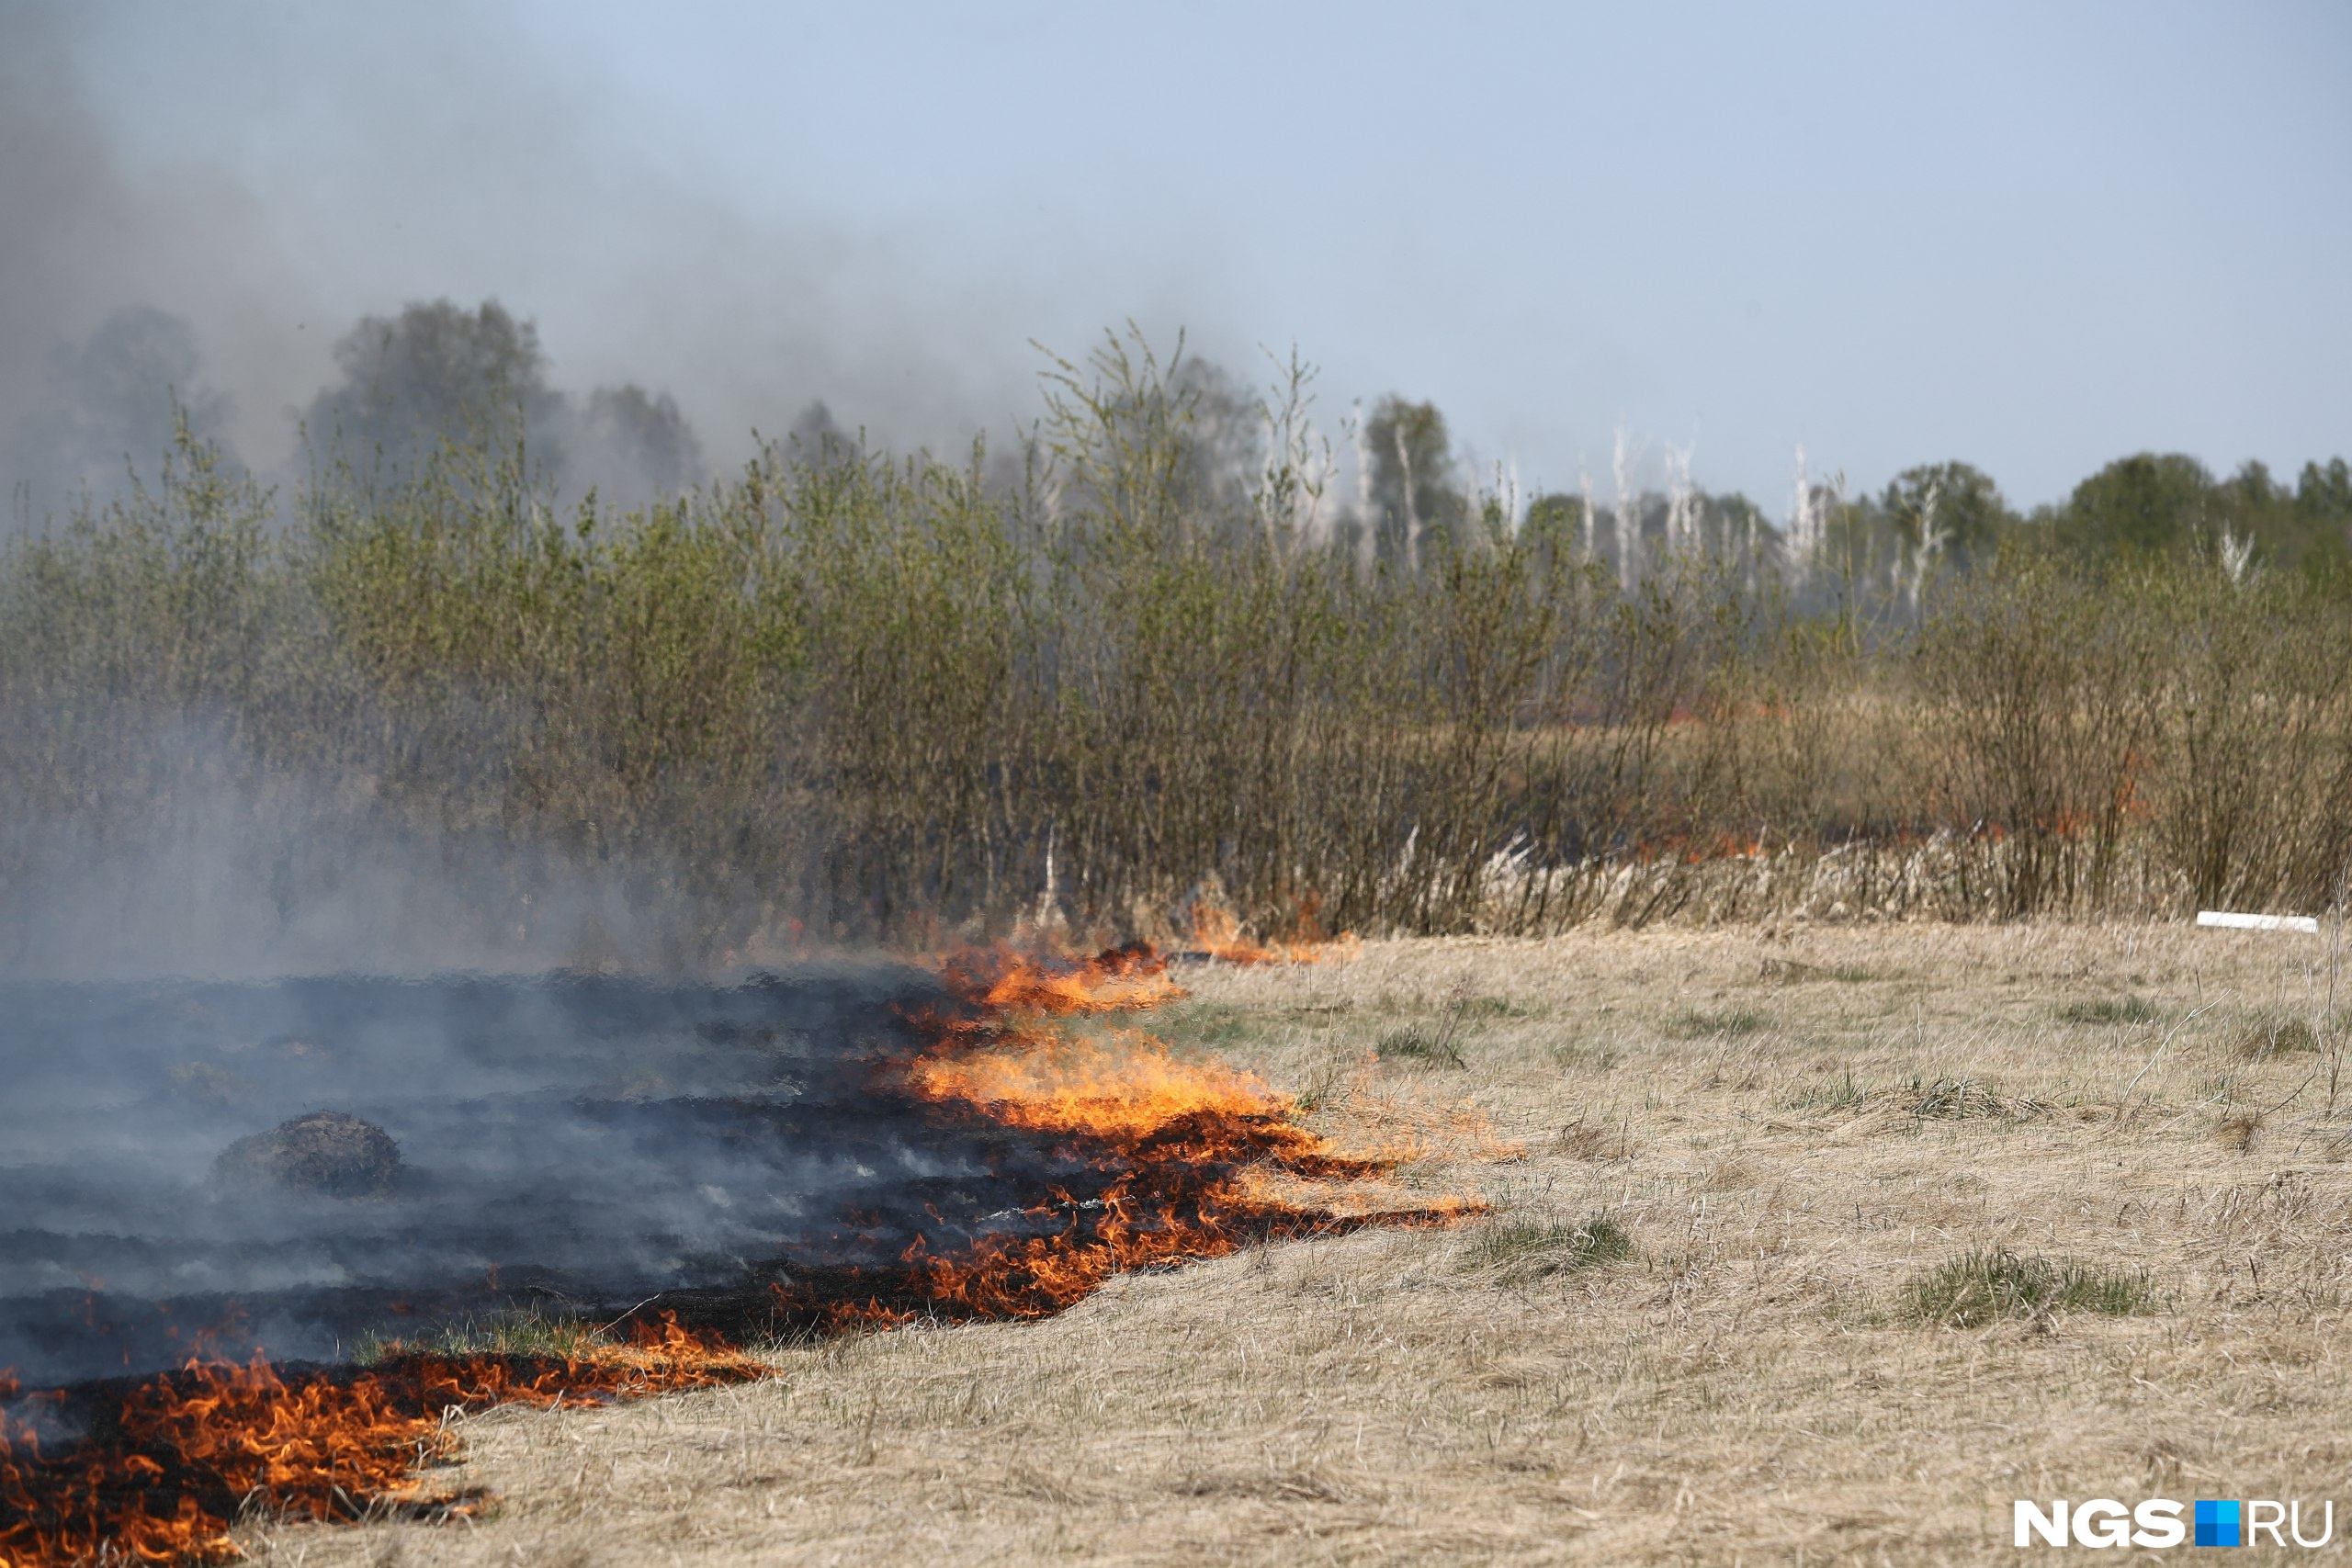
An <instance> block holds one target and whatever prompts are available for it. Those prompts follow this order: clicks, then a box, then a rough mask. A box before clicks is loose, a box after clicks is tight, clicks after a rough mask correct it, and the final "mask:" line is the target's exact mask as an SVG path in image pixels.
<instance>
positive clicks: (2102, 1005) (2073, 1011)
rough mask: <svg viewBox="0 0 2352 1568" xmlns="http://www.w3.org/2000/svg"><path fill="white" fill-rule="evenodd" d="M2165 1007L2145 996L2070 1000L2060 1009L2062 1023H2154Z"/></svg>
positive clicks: (2162, 1014) (2161, 1015)
mask: <svg viewBox="0 0 2352 1568" xmlns="http://www.w3.org/2000/svg"><path fill="white" fill-rule="evenodd" d="M2163 1016H2164V1009H2162V1008H2160V1007H2158V1006H2157V1005H2156V1004H2155V1003H2154V1002H2152V1001H2150V1000H2148V998H2145V997H2108V998H2102V999H2100V1000H2098V1001H2095V1002H2068V1003H2067V1004H2066V1005H2065V1006H2064V1007H2062V1008H2060V1009H2059V1010H2058V1019H2059V1021H2060V1022H2062V1023H2152V1022H2154V1021H2155V1020H2157V1019H2159V1018H2162V1017H2163Z"/></svg>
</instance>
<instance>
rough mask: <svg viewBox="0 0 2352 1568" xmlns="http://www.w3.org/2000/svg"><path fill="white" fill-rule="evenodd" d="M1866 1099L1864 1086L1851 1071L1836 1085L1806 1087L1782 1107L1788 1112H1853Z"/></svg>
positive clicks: (1784, 1101) (1824, 1084)
mask: <svg viewBox="0 0 2352 1568" xmlns="http://www.w3.org/2000/svg"><path fill="white" fill-rule="evenodd" d="M1866 1098H1868V1096H1867V1095H1866V1094H1865V1093H1864V1091H1863V1089H1862V1086H1861V1085H1860V1084H1858V1083H1856V1082H1855V1081H1854V1075H1853V1074H1852V1073H1851V1072H1850V1071H1849V1072H1848V1073H1847V1074H1845V1076H1844V1077H1840V1078H1839V1079H1838V1081H1837V1082H1835V1083H1809V1084H1807V1085H1805V1086H1804V1088H1803V1089H1799V1090H1797V1092H1796V1093H1794V1094H1792V1095H1791V1096H1790V1097H1789V1098H1788V1099H1787V1100H1783V1101H1781V1107H1782V1109H1784V1110H1788V1111H1852V1110H1854V1109H1856V1108H1858V1107H1859V1106H1860V1104H1861V1103H1862V1101H1863V1100H1865V1099H1866Z"/></svg>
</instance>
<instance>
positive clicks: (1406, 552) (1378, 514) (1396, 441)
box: [1363, 393, 1467, 568]
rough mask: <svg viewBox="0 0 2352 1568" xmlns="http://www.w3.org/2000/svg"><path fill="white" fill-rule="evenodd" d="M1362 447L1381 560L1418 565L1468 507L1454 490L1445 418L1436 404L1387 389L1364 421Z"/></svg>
mask: <svg viewBox="0 0 2352 1568" xmlns="http://www.w3.org/2000/svg"><path fill="white" fill-rule="evenodd" d="M1363 446H1364V450H1365V453H1366V455H1367V457H1368V458H1369V460H1370V462H1371V466H1372V483H1371V487H1370V488H1371V499H1372V516H1371V518H1370V519H1369V522H1370V524H1371V526H1372V529H1373V538H1374V545H1375V548H1376V550H1377V553H1378V556H1379V558H1380V559H1381V560H1382V561H1384V562H1386V563H1389V564H1391V565H1395V566H1402V567H1407V568H1413V567H1417V566H1419V564H1420V563H1421V562H1423V561H1426V560H1428V559H1430V558H1431V557H1432V552H1433V551H1434V550H1437V549H1440V548H1442V547H1444V546H1445V545H1446V544H1447V543H1449V542H1450V541H1451V540H1452V538H1453V536H1454V535H1455V533H1456V532H1457V531H1458V530H1459V529H1460V527H1461V525H1462V524H1463V522H1464V515H1465V513H1466V510H1467V509H1466V506H1465V503H1464V499H1463V496H1462V492H1461V491H1459V490H1458V489H1457V488H1455V480H1454V472H1453V440H1452V438H1451V437H1450V436H1449V435H1448V434H1447V433H1446V428H1445V416H1444V415H1443V414H1442V413H1440V412H1438V409H1437V405H1436V404H1435V403H1410V402H1407V401H1406V400H1404V399H1402V398H1400V397H1397V395H1395V394H1394V393H1391V394H1390V395H1389V396H1387V397H1385V398H1383V399H1381V400H1380V401H1379V403H1378V404H1377V405H1375V406H1374V409H1373V411H1372V417H1371V418H1369V419H1368V420H1366V421H1365V422H1364V431H1363Z"/></svg>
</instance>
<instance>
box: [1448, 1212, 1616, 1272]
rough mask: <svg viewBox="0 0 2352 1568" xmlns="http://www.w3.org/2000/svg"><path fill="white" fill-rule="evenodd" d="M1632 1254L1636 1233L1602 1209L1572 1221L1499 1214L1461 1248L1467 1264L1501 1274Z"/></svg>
mask: <svg viewBox="0 0 2352 1568" xmlns="http://www.w3.org/2000/svg"><path fill="white" fill-rule="evenodd" d="M1633 1256H1634V1238H1633V1237H1632V1236H1631V1235H1627V1234H1626V1231H1625V1227H1624V1226H1623V1225H1621V1224H1618V1223H1617V1222H1616V1221H1615V1220H1613V1219H1611V1217H1610V1216H1609V1215H1607V1214H1602V1213H1595V1214H1588V1215H1587V1216H1585V1218H1583V1219H1582V1220H1578V1221H1576V1222H1574V1223H1571V1222H1569V1221H1566V1220H1562V1219H1559V1218H1557V1217H1556V1216H1555V1217H1544V1216H1538V1215H1532V1214H1526V1215H1521V1214H1503V1215H1499V1216H1498V1217H1496V1218H1495V1219H1492V1220H1489V1221H1488V1222H1487V1224H1484V1225H1482V1226H1480V1227H1479V1228H1478V1229H1477V1230H1476V1232H1474V1233H1473V1234H1472V1235H1471V1236H1470V1238H1469V1240H1468V1242H1467V1243H1466V1244H1465V1245H1464V1247H1463V1249H1462V1257H1463V1266H1464V1268H1465V1269H1484V1270H1491V1271H1492V1272H1494V1273H1495V1275H1496V1276H1497V1277H1498V1278H1499V1279H1504V1280H1535V1279H1542V1278H1544V1277H1545V1276H1547V1275H1553V1274H1573V1273H1575V1272H1577V1270H1579V1269H1590V1268H1594V1267H1596V1266H1598V1265H1600V1264H1603V1263H1620V1262H1623V1261H1624V1260H1625V1259H1626V1258H1631V1257H1633Z"/></svg>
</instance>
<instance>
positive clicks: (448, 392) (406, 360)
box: [306, 299, 567, 476]
mask: <svg viewBox="0 0 2352 1568" xmlns="http://www.w3.org/2000/svg"><path fill="white" fill-rule="evenodd" d="M334 361H335V366H336V367H337V368H338V369H339V370H341V371H342V373H343V378H342V379H341V380H340V381H339V382H337V383H336V384H335V385H334V386H332V387H329V388H327V389H324V390H322V391H321V392H320V393H319V395H318V397H317V398H316V399H314V400H312V401H311V407H310V412H309V414H308V416H307V420H306V423H307V425H308V428H309V432H310V436H311V441H312V442H313V443H315V444H317V445H318V446H320V448H322V450H330V451H332V452H334V454H335V455H337V456H339V457H342V458H343V459H344V460H345V461H347V462H349V463H350V464H351V465H352V466H353V468H355V469H356V471H358V472H360V473H361V474H363V475H365V474H369V473H372V472H373V471H374V470H375V468H376V465H377V464H378V463H379V462H380V463H381V464H382V465H383V466H384V467H385V468H388V469H390V471H391V472H392V473H394V474H399V473H403V472H413V471H414V469H415V468H417V467H418V466H419V465H421V464H422V463H423V462H424V460H425V459H427V458H429V457H432V456H433V454H434V453H435V451H437V450H438V449H439V448H440V447H441V446H443V445H444V444H445V443H447V444H451V445H456V446H467V445H472V444H488V445H492V446H509V445H512V444H513V443H514V442H515V441H517V440H520V441H522V442H523V443H524V444H525V449H526V452H527V453H528V454H529V456H530V458H531V460H532V462H533V464H534V466H535V467H537V468H540V469H541V470H542V471H544V472H545V473H547V474H548V475H550V476H560V474H561V472H562V467H563V458H564V456H565V454H564V452H563V449H562V443H561V439H560V428H561V426H562V424H563V423H564V420H565V416H566V412H567V411H566V407H565V402H564V399H563V396H562V394H561V393H560V392H557V391H556V390H554V389H552V388H550V387H549V386H548V380H547V356H546V355H544V354H543V353H541V352H540V349H539V331H538V327H537V324H536V323H534V322H532V321H529V320H527V319H526V320H519V321H518V320H517V319H516V318H515V316H514V315H512V314H511V313H510V312H509V311H508V310H506V308H505V307H504V306H503V305H501V304H499V303H498V301H496V300H495V299H489V300H484V301H483V302H482V303H481V305H480V306H479V307H477V308H476V309H474V310H465V309H464V308H462V307H461V306H459V305H458V304H457V303H456V302H454V301H452V300H449V299H435V300H431V301H415V302H412V303H410V304H408V305H404V306H402V307H401V311H400V313H399V314H398V315H396V316H389V317H388V316H367V317H363V318H361V320H360V322H359V324H358V325H357V326H356V327H354V328H352V329H351V331H350V332H349V333H345V335H344V337H343V339H342V340H341V341H340V342H338V343H337V344H335V347H334Z"/></svg>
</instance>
